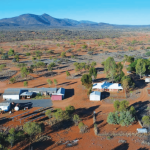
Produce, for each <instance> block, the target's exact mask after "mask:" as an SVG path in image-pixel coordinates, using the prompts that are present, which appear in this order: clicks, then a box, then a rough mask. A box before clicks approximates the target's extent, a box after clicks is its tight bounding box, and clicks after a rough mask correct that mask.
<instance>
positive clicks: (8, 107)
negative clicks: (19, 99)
mask: <svg viewBox="0 0 150 150" xmlns="http://www.w3.org/2000/svg"><path fill="white" fill-rule="evenodd" d="M0 109H1V110H3V111H9V110H10V105H9V106H0Z"/></svg>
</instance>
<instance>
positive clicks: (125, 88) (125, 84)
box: [122, 79, 129, 97]
mask: <svg viewBox="0 0 150 150" xmlns="http://www.w3.org/2000/svg"><path fill="white" fill-rule="evenodd" d="M122 86H123V89H124V90H125V94H126V92H127V90H128V89H129V82H128V79H124V80H123V81H122ZM126 97H127V96H126Z"/></svg>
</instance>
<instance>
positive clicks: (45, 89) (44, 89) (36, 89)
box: [27, 88, 57, 92]
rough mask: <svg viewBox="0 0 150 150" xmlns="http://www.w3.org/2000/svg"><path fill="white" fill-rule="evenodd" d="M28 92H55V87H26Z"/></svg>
mask: <svg viewBox="0 0 150 150" xmlns="http://www.w3.org/2000/svg"><path fill="white" fill-rule="evenodd" d="M27 90H29V91H30V92H33V91H39V92H56V91H57V88H27Z"/></svg>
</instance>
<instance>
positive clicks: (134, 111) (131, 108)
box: [130, 106, 136, 115]
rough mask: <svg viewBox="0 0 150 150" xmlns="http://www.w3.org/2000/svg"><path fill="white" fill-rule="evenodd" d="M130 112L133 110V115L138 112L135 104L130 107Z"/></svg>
mask: <svg viewBox="0 0 150 150" xmlns="http://www.w3.org/2000/svg"><path fill="white" fill-rule="evenodd" d="M130 112H131V114H132V115H135V114H136V110H135V108H134V106H131V107H130Z"/></svg>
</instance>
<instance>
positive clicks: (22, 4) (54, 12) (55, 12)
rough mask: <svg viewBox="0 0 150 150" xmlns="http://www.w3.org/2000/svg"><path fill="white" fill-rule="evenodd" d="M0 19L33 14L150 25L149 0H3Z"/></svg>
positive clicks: (0, 6) (0, 5) (0, 3)
mask: <svg viewBox="0 0 150 150" xmlns="http://www.w3.org/2000/svg"><path fill="white" fill-rule="evenodd" d="M0 1H1V2H0V19H2V18H9V17H14V16H18V15H21V14H26V13H31V14H37V15H41V14H44V13H47V14H49V15H51V16H52V17H55V18H69V19H74V20H90V21H95V22H105V23H111V24H129V25H148V24H149V25H150V19H149V14H150V0H0Z"/></svg>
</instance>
